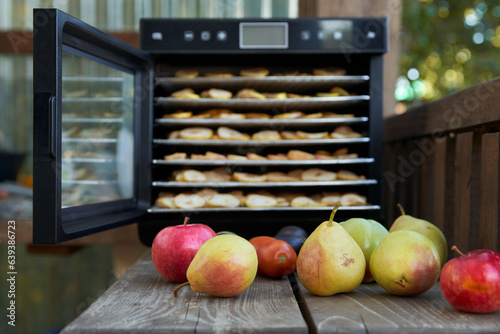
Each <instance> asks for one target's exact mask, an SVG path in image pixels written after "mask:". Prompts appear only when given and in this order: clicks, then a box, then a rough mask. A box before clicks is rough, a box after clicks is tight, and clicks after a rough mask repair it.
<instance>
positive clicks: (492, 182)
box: [479, 132, 500, 251]
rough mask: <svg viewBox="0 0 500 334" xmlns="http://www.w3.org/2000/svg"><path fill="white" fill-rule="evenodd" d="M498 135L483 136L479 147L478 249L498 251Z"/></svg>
mask: <svg viewBox="0 0 500 334" xmlns="http://www.w3.org/2000/svg"><path fill="white" fill-rule="evenodd" d="M499 173H500V133H499V132H495V133H487V134H485V135H483V139H482V145H481V218H480V224H479V236H480V237H479V239H480V242H479V244H480V245H479V247H480V248H488V249H493V250H495V249H496V250H497V251H500V244H499V240H498V236H499V233H500V209H499V207H500V196H499V192H500V183H499V176H500V175H499Z"/></svg>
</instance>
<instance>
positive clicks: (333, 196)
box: [321, 192, 342, 206]
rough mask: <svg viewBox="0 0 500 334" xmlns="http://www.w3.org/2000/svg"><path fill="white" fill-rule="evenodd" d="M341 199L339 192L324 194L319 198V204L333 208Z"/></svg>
mask: <svg viewBox="0 0 500 334" xmlns="http://www.w3.org/2000/svg"><path fill="white" fill-rule="evenodd" d="M341 197H342V194H341V193H339V192H332V193H324V194H323V197H321V202H323V203H325V204H326V205H327V206H334V205H335V204H337V203H338V202H340V198H341Z"/></svg>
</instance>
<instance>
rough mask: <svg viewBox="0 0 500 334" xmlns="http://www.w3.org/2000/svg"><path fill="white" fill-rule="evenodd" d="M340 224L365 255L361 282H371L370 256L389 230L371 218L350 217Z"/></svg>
mask: <svg viewBox="0 0 500 334" xmlns="http://www.w3.org/2000/svg"><path fill="white" fill-rule="evenodd" d="M340 226H342V227H343V228H345V229H346V230H347V232H348V233H349V234H350V235H351V237H352V238H353V239H354V240H355V241H356V242H357V244H358V245H359V247H360V248H361V250H362V251H363V254H364V255H365V260H366V269H365V276H364V277H363V283H369V282H372V281H373V280H374V279H373V276H372V273H371V270H370V257H371V255H372V253H373V251H374V250H375V248H376V247H377V246H378V244H379V243H380V241H381V240H382V239H383V238H384V237H385V236H386V235H387V234H388V233H389V232H388V231H387V229H386V228H385V227H384V226H383V225H382V224H380V223H379V222H377V221H375V220H373V219H363V218H351V219H349V220H346V221H345V222H342V223H340Z"/></svg>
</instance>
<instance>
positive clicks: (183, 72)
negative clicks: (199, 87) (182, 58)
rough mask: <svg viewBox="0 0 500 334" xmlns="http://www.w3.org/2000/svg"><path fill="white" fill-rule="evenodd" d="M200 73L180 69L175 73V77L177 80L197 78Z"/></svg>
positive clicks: (188, 69)
mask: <svg viewBox="0 0 500 334" xmlns="http://www.w3.org/2000/svg"><path fill="white" fill-rule="evenodd" d="M197 76H198V71H197V70H193V69H190V68H185V69H180V70H177V71H175V73H174V77H176V78H196V77H197Z"/></svg>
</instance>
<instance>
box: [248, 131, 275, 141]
mask: <svg viewBox="0 0 500 334" xmlns="http://www.w3.org/2000/svg"><path fill="white" fill-rule="evenodd" d="M252 139H253V140H280V139H281V136H280V133H279V132H278V131H276V130H262V131H259V132H256V133H254V134H253V135H252Z"/></svg>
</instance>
